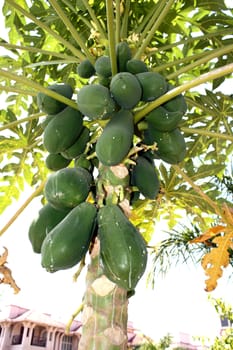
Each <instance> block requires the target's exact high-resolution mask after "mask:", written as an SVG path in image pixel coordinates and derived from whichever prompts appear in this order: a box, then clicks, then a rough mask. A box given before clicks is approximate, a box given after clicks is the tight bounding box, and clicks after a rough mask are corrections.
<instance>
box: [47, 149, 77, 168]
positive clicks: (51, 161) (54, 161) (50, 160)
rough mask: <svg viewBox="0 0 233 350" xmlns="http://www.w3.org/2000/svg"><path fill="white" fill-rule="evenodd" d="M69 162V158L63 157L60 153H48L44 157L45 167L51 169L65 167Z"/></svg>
mask: <svg viewBox="0 0 233 350" xmlns="http://www.w3.org/2000/svg"><path fill="white" fill-rule="evenodd" d="M70 162H71V160H70V159H66V158H64V157H63V156H62V155H61V154H60V153H50V154H48V155H47V157H46V159H45V165H46V167H47V168H48V169H49V170H52V171H56V170H60V169H63V168H66V167H67V166H68V165H69V164H70Z"/></svg>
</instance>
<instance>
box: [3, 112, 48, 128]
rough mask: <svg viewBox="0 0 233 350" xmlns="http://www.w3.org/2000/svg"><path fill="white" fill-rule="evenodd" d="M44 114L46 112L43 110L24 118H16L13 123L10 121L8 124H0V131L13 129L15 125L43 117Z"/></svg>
mask: <svg viewBox="0 0 233 350" xmlns="http://www.w3.org/2000/svg"><path fill="white" fill-rule="evenodd" d="M44 115H45V114H44V113H42V112H41V113H36V114H32V115H30V116H29V117H25V118H22V119H18V120H14V121H13V122H11V123H8V124H5V125H3V126H0V131H3V130H8V129H11V128H13V127H15V126H16V125H18V124H22V123H25V122H27V121H31V120H33V119H38V118H40V117H43V116H44Z"/></svg>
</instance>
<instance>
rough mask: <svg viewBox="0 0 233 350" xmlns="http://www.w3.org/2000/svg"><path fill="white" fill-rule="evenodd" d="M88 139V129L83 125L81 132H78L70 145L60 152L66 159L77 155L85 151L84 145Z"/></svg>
mask: <svg viewBox="0 0 233 350" xmlns="http://www.w3.org/2000/svg"><path fill="white" fill-rule="evenodd" d="M89 140H90V131H89V129H88V128H87V127H86V126H84V127H83V129H82V131H81V133H80V134H79V136H78V138H77V140H76V141H75V142H74V143H73V145H72V146H70V147H69V148H67V149H66V150H65V151H63V152H61V155H62V156H63V157H64V158H66V159H70V160H71V159H73V158H76V157H78V156H79V155H80V154H82V153H83V152H84V151H85V148H86V145H87V143H88V141H89Z"/></svg>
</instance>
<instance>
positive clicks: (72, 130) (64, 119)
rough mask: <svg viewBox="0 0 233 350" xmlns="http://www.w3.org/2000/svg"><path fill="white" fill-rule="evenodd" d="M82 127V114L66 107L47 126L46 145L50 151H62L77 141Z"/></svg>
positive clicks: (44, 139)
mask: <svg viewBox="0 0 233 350" xmlns="http://www.w3.org/2000/svg"><path fill="white" fill-rule="evenodd" d="M82 129H83V116H82V114H81V113H80V112H79V111H77V110H76V109H74V108H72V107H66V108H65V109H64V110H63V111H61V112H60V113H58V114H57V115H56V116H55V117H54V118H53V119H52V120H51V122H49V124H48V125H47V126H46V128H45V130H44V134H43V143H44V147H45V148H46V150H47V151H48V152H49V153H61V152H62V151H64V150H66V149H67V148H68V147H70V146H71V145H72V144H73V143H74V142H75V140H76V139H77V137H78V135H79V134H80V133H81V131H82Z"/></svg>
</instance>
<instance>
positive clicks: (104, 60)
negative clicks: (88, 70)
mask: <svg viewBox="0 0 233 350" xmlns="http://www.w3.org/2000/svg"><path fill="white" fill-rule="evenodd" d="M95 71H96V73H97V74H98V75H100V76H101V77H104V78H109V77H111V75H112V68H111V61H110V57H109V56H105V55H104V56H100V57H98V58H97V60H96V61H95Z"/></svg>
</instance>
